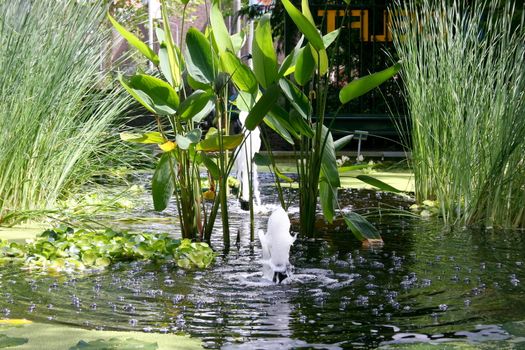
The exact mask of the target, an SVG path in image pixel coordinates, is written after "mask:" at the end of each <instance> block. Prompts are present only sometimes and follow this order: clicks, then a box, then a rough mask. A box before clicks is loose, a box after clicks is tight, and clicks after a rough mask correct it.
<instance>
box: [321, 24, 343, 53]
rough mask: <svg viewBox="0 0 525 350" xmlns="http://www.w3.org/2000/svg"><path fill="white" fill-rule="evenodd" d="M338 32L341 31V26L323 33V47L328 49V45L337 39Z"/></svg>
mask: <svg viewBox="0 0 525 350" xmlns="http://www.w3.org/2000/svg"><path fill="white" fill-rule="evenodd" d="M339 33H341V28H338V29H336V30H332V31H331V32H330V33H327V34H325V35H323V44H324V47H325V49H328V48H329V47H330V45H332V43H333V42H334V41H335V39H337V37H338V36H339Z"/></svg>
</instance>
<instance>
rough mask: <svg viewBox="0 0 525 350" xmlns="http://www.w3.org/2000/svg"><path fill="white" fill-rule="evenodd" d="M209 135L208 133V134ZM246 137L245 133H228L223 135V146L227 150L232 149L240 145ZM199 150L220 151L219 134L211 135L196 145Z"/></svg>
mask: <svg viewBox="0 0 525 350" xmlns="http://www.w3.org/2000/svg"><path fill="white" fill-rule="evenodd" d="M206 136H207V135H206ZM243 139H244V134H237V135H228V136H223V137H222V147H223V149H225V150H231V149H234V148H235V147H237V146H239V145H240V144H241V142H242V140H243ZM196 149H197V151H203V152H218V151H220V150H221V147H220V144H219V135H218V134H214V135H213V136H211V137H206V138H205V139H204V140H202V141H201V142H199V143H198V144H197V147H196Z"/></svg>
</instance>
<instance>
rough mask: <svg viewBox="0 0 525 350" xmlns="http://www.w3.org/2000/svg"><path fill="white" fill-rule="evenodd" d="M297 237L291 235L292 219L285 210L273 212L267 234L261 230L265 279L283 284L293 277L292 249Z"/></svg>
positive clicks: (260, 237) (260, 238) (279, 209)
mask: <svg viewBox="0 0 525 350" xmlns="http://www.w3.org/2000/svg"><path fill="white" fill-rule="evenodd" d="M296 238H297V235H295V236H292V235H290V219H289V218H288V214H287V213H286V211H284V209H283V208H281V207H279V208H277V209H276V210H274V211H273V212H272V215H270V218H269V219H268V228H267V230H266V234H265V233H264V231H262V230H259V240H260V241H261V246H262V252H263V260H262V262H263V277H264V278H266V279H268V280H271V281H273V282H275V283H281V282H282V281H283V280H284V279H286V278H287V277H290V275H291V268H292V265H291V264H290V261H289V257H290V247H291V246H292V244H293V243H294V242H295V239H296Z"/></svg>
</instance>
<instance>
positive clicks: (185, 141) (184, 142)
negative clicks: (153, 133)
mask: <svg viewBox="0 0 525 350" xmlns="http://www.w3.org/2000/svg"><path fill="white" fill-rule="evenodd" d="M175 141H176V142H177V146H178V147H179V148H180V149H188V148H190V145H191V140H190V139H189V138H187V137H186V136H184V135H175Z"/></svg>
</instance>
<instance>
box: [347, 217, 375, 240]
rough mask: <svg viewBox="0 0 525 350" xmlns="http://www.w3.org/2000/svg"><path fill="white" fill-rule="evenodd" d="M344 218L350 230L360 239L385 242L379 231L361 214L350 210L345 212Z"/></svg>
mask: <svg viewBox="0 0 525 350" xmlns="http://www.w3.org/2000/svg"><path fill="white" fill-rule="evenodd" d="M343 218H344V220H345V223H346V225H347V226H348V228H349V229H350V231H352V233H353V234H354V236H355V237H356V238H357V239H359V240H360V241H362V242H369V243H370V244H381V243H382V242H383V239H382V238H381V235H380V234H379V231H377V229H376V228H375V227H374V226H373V225H372V224H371V223H370V222H369V221H368V220H366V219H365V218H364V217H362V216H361V215H359V214H357V213H355V212H350V213H346V214H344V215H343Z"/></svg>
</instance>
